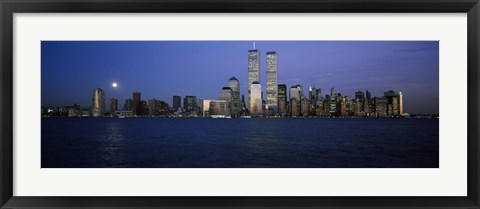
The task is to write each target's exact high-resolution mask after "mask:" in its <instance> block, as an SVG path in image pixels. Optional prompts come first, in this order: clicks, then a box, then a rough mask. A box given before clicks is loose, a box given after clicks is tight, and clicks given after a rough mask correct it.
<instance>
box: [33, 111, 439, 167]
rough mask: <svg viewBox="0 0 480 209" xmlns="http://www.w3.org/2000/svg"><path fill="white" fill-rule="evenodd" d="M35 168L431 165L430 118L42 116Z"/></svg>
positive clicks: (435, 138)
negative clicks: (38, 152)
mask: <svg viewBox="0 0 480 209" xmlns="http://www.w3.org/2000/svg"><path fill="white" fill-rule="evenodd" d="M41 126H42V139H41V140H42V154H41V155H42V156H41V161H42V168H111V167H121V168H387V167H395V168H432V167H433V168H437V167H438V165H439V151H438V150H439V120H438V119H313V118H312V119H305V118H302V119H300V118H299V119H211V118H124V119H119V118H42V124H41Z"/></svg>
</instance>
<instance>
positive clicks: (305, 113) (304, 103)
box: [300, 96, 309, 116]
mask: <svg viewBox="0 0 480 209" xmlns="http://www.w3.org/2000/svg"><path fill="white" fill-rule="evenodd" d="M308 103H309V102H308V99H307V97H305V96H302V99H301V101H300V111H301V114H302V116H308Z"/></svg>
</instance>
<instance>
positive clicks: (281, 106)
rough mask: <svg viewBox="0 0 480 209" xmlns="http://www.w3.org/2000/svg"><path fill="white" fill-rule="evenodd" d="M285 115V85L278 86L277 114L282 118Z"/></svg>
mask: <svg viewBox="0 0 480 209" xmlns="http://www.w3.org/2000/svg"><path fill="white" fill-rule="evenodd" d="M286 113H287V85H285V84H280V85H278V114H279V115H281V116H284V115H285V114H286Z"/></svg>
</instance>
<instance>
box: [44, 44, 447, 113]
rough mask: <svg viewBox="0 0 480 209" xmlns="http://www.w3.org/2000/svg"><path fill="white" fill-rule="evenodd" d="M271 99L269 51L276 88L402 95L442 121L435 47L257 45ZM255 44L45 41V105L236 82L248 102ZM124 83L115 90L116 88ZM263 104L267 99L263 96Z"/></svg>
mask: <svg viewBox="0 0 480 209" xmlns="http://www.w3.org/2000/svg"><path fill="white" fill-rule="evenodd" d="M255 43H256V48H257V49H259V50H260V53H261V55H260V60H261V65H260V79H261V84H262V88H263V89H264V93H265V83H266V81H265V80H266V68H265V62H266V61H265V58H266V52H267V51H276V52H277V53H278V84H287V88H290V86H292V85H295V84H300V85H303V87H304V94H305V95H308V88H309V87H310V86H315V87H316V88H321V89H322V93H323V95H325V94H330V88H332V87H334V88H335V92H339V93H341V94H342V95H343V96H352V97H354V95H355V91H358V90H361V91H364V92H365V90H369V91H371V92H372V97H375V96H383V92H385V91H388V90H395V91H401V92H402V93H403V103H404V112H407V113H411V114H416V113H423V114H438V111H439V51H438V50H439V43H438V42H437V41H256V42H255ZM249 49H253V42H252V41H42V51H41V53H42V55H41V56H42V57H41V59H42V64H41V67H42V69H41V79H42V80H41V88H42V89H41V92H42V97H41V104H42V106H66V105H72V104H74V103H77V104H80V105H82V106H91V100H92V99H91V97H92V93H93V90H94V89H95V88H102V89H103V90H105V93H106V97H105V100H106V101H107V102H106V106H107V109H108V108H109V106H108V105H109V103H108V101H109V100H110V98H112V97H113V98H117V99H119V108H122V107H123V104H124V101H125V99H127V98H132V93H133V92H134V91H140V92H141V93H142V100H148V99H153V98H155V99H160V100H163V101H166V102H167V103H169V105H172V96H173V95H179V96H181V97H182V100H183V98H184V96H186V95H193V96H197V98H199V99H201V98H204V99H218V97H219V95H220V91H221V89H222V87H224V86H226V84H227V81H228V79H229V78H231V77H232V76H235V77H236V78H238V79H239V81H240V87H241V92H240V93H241V94H242V95H245V98H247V85H246V84H247V76H248V68H247V67H248V63H247V59H248V56H247V51H248V50H249ZM113 82H116V83H118V87H117V88H113V87H112V83H113ZM264 98H265V97H264Z"/></svg>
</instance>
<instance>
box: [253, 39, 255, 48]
mask: <svg viewBox="0 0 480 209" xmlns="http://www.w3.org/2000/svg"><path fill="white" fill-rule="evenodd" d="M253 49H255V41H254V42H253Z"/></svg>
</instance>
